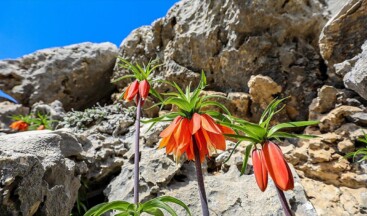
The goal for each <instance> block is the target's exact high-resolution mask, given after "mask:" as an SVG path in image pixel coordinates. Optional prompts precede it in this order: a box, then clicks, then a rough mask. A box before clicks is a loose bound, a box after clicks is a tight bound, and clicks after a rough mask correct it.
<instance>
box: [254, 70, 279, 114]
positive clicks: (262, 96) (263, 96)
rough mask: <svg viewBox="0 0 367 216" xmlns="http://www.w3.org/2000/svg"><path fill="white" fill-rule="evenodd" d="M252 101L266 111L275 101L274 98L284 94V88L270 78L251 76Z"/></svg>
mask: <svg viewBox="0 0 367 216" xmlns="http://www.w3.org/2000/svg"><path fill="white" fill-rule="evenodd" d="M248 87H249V89H250V90H249V92H250V96H251V100H252V102H253V103H256V104H258V105H259V106H260V108H262V109H265V108H266V107H267V105H268V104H269V103H270V102H271V101H272V100H274V96H276V95H278V94H279V93H281V92H282V87H281V86H280V85H278V84H277V83H276V82H274V80H272V79H271V78H270V77H267V76H262V75H257V76H251V78H250V80H249V82H248Z"/></svg>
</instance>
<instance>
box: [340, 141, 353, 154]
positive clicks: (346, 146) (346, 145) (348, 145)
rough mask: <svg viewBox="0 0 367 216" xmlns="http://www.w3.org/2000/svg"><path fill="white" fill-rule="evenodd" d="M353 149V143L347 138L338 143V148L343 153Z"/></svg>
mask: <svg viewBox="0 0 367 216" xmlns="http://www.w3.org/2000/svg"><path fill="white" fill-rule="evenodd" d="M354 149H355V148H354V143H353V142H352V141H350V140H348V139H345V140H343V141H341V142H339V143H338V150H339V151H340V152H343V153H345V154H346V153H349V152H352V151H354Z"/></svg>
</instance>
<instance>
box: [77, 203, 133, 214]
mask: <svg viewBox="0 0 367 216" xmlns="http://www.w3.org/2000/svg"><path fill="white" fill-rule="evenodd" d="M129 205H130V203H128V202H125V201H112V202H108V203H101V204H99V205H96V206H94V207H93V208H91V209H89V211H87V212H86V213H85V214H84V216H100V215H102V214H104V213H106V212H108V211H111V210H119V211H126V210H127V208H128V207H129Z"/></svg>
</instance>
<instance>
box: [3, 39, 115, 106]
mask: <svg viewBox="0 0 367 216" xmlns="http://www.w3.org/2000/svg"><path fill="white" fill-rule="evenodd" d="M117 52H118V50H117V48H116V46H115V45H114V44H112V43H100V44H94V43H81V44H75V45H70V46H65V47H60V48H50V49H44V50H40V51H37V52H35V53H32V54H29V55H25V56H23V57H21V58H19V59H15V60H3V61H0V89H3V90H7V92H8V93H9V94H11V95H12V96H14V97H15V98H16V99H17V100H19V102H21V103H22V104H24V105H28V106H30V105H33V104H34V103H36V102H39V101H43V102H45V103H51V102H53V101H55V100H60V101H61V102H62V103H63V105H64V107H65V109H67V110H70V109H71V108H74V109H82V108H85V107H88V106H90V105H92V104H95V103H96V102H98V101H100V100H102V99H105V98H109V97H110V94H111V92H112V91H113V89H114V86H113V85H112V84H111V83H110V78H111V76H112V70H113V67H114V63H115V61H116V56H117Z"/></svg>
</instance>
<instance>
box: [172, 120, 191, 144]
mask: <svg viewBox="0 0 367 216" xmlns="http://www.w3.org/2000/svg"><path fill="white" fill-rule="evenodd" d="M189 124H190V120H188V119H187V118H182V120H181V121H180V122H179V123H178V126H177V128H176V130H175V131H174V133H173V136H174V138H175V141H176V143H177V146H178V148H180V149H184V148H185V147H186V146H187V145H189V144H190V141H191V139H192V138H191V133H190V129H189Z"/></svg>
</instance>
